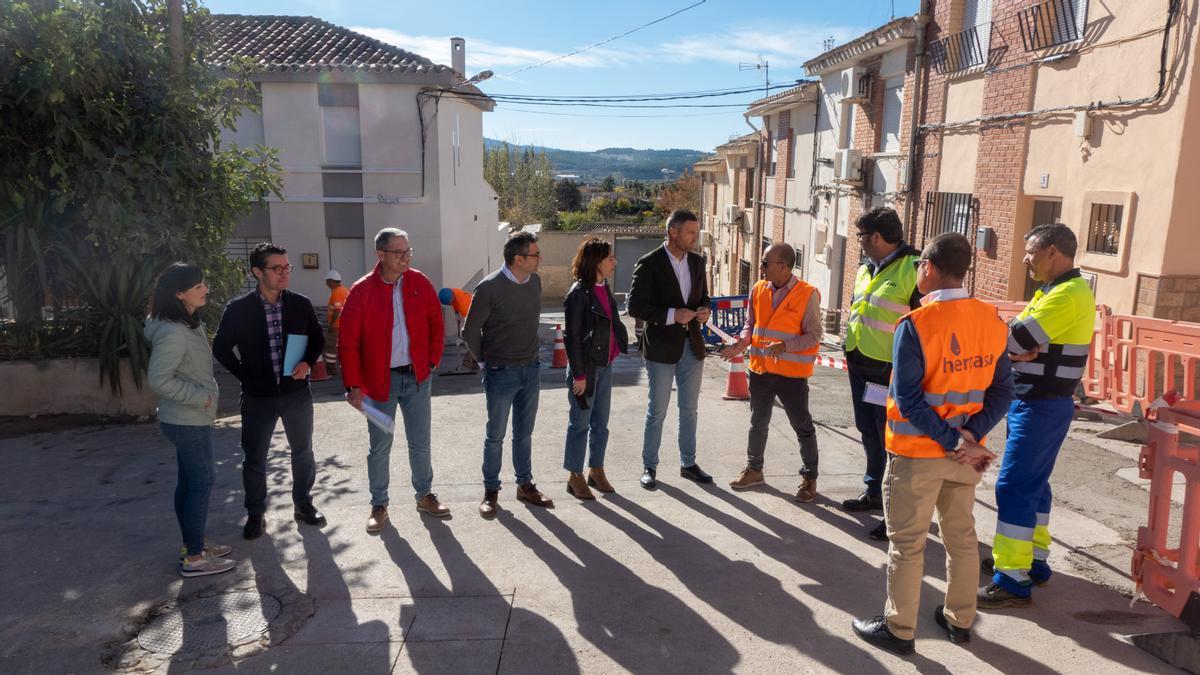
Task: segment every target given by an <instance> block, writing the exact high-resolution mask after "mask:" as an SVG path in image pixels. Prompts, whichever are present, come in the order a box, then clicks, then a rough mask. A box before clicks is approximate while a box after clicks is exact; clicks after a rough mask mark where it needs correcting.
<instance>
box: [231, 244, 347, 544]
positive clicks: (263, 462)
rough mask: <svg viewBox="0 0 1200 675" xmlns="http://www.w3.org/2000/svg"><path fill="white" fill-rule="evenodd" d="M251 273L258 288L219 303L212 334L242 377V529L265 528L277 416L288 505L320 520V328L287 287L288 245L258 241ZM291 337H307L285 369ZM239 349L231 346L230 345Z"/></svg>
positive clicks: (309, 519) (299, 515) (304, 301)
mask: <svg viewBox="0 0 1200 675" xmlns="http://www.w3.org/2000/svg"><path fill="white" fill-rule="evenodd" d="M250 272H251V273H252V274H254V277H255V278H256V279H258V287H257V288H255V289H254V290H253V291H250V292H249V293H247V294H245V295H243V296H241V297H238V298H235V299H233V300H231V301H230V302H229V304H228V305H226V306H225V313H224V314H223V315H221V323H220V325H219V326H218V327H217V334H216V336H215V337H214V338H213V356H215V357H217V361H219V362H220V363H221V365H222V366H225V368H226V369H227V370H228V371H229V372H230V373H233V376H234V377H236V378H237V379H238V380H239V381H240V382H241V383H242V406H241V407H242V410H241V412H242V452H244V453H245V460H244V461H243V463H242V483H243V485H244V486H245V488H246V502H245V503H246V513H247V518H246V526H245V527H244V528H243V529H242V536H243V537H245V538H246V539H255V538H257V537H259V536H261V535H262V533H263V516H264V514H266V511H267V450H268V448H270V446H271V435H272V434H274V433H275V423H276V422H278V421H279V420H280V419H281V418H282V419H283V430H284V432H285V433H286V434H287V440H288V445H289V446H291V449H292V504H293V505H294V506H295V516H296V520H299V521H302V522H305V523H308V524H309V525H324V524H325V516H323V515H321V512H320V511H318V510H317V509H316V507H314V506H313V503H312V496H311V494H310V493H311V491H312V486H313V483H314V482H316V479H317V465H316V462H315V461H314V459H313V449H312V431H313V400H312V392H310V391H309V389H308V373H309V369H310V368H311V367H312V366H313V365H315V364H316V362H317V357H318V356H319V355H320V354H321V353H322V352H323V351H324V349H325V332H324V331H323V330H322V329H321V324H320V323H319V322H318V321H317V314H316V312H314V311H313V306H312V303H311V302H309V300H308V298H306V297H304V296H303V295H300V294H299V293H293V292H291V291H289V290H287V286H288V282H289V281H290V280H291V276H292V266H291V264H290V263H288V258H287V251H285V250H284V249H283V248H281V247H279V246H276V245H274V244H270V243H267V242H263V243H261V244H259V245H257V246H255V247H254V250H253V251H251V252H250ZM292 336H307V337H308V341H307V343H306V344H305V346H304V355H303V356H302V357H301V359H300V362H299V363H298V364H296V365H295V366H294V367H293V368H292V369H291V371H290V372H284V366H283V362H284V355H285V354H286V352H287V342H288V340H294V339H297V338H295V337H292ZM235 348H236V349H237V352H236V353H234V349H235Z"/></svg>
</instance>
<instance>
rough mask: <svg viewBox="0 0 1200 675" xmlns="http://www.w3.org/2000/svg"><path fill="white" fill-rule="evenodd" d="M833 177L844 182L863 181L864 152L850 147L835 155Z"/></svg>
mask: <svg viewBox="0 0 1200 675" xmlns="http://www.w3.org/2000/svg"><path fill="white" fill-rule="evenodd" d="M833 179H834V180H836V181H839V182H843V183H861V182H862V152H861V151H859V150H855V149H853V148H849V149H846V150H838V151H836V152H835V153H834V155H833Z"/></svg>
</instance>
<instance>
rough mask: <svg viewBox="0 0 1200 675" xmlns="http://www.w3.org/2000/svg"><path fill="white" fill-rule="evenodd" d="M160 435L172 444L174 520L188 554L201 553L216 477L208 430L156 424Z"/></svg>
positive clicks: (187, 426)
mask: <svg viewBox="0 0 1200 675" xmlns="http://www.w3.org/2000/svg"><path fill="white" fill-rule="evenodd" d="M160 424H161V426H162V432H163V435H164V436H166V437H167V440H169V441H171V442H172V443H174V444H175V459H176V461H177V462H178V464H179V482H177V483H176V484H175V518H176V519H177V520H179V531H180V532H181V533H182V534H183V545H184V546H186V547H187V552H188V555H200V553H202V552H203V551H204V528H205V526H206V525H207V524H208V496H209V495H210V494H211V493H212V486H213V482H214V481H215V480H216V477H217V466H216V464H215V463H214V462H213V449H212V427H210V426H207V425H206V426H202V427H201V426H193V425H190V424H188V425H184V424H167V423H166V422H162V423H160Z"/></svg>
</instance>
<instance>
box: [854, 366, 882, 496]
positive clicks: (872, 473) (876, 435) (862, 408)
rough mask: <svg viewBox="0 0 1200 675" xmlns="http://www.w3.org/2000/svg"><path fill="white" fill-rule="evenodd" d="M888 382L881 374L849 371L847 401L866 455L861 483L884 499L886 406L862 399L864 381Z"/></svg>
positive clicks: (865, 386) (872, 494) (869, 492)
mask: <svg viewBox="0 0 1200 675" xmlns="http://www.w3.org/2000/svg"><path fill="white" fill-rule="evenodd" d="M868 382H874V383H875V384H882V385H885V386H886V385H887V381H886V379H885V378H882V377H871V376H863V375H862V374H860V373H856V372H854V370H851V371H850V401H851V403H852V404H853V405H854V425H855V426H856V427H858V433H859V435H860V436H861V437H862V445H863V453H864V454H866V456H867V472H866V474H864V475H863V483H866V485H867V494H868V495H871V496H872V497H879V498H881V499H882V498H883V497H882V496H883V472H884V470H885V469H887V450H886V449H884V445H883V444H884V427H886V426H887V408H885V407H884V406H881V405H875V404H874V403H867V402H866V401H864V400H863V393H864V392H866V390H867V383H868Z"/></svg>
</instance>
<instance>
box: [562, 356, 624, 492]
mask: <svg viewBox="0 0 1200 675" xmlns="http://www.w3.org/2000/svg"><path fill="white" fill-rule="evenodd" d="M567 400H568V401H569V402H570V404H571V412H570V417H569V418H568V420H567V447H566V449H565V450H564V452H563V455H564V456H563V468H564V469H566V470H567V471H574V472H575V473H583V453H584V450H585V449H589V450H590V452H589V453H588V466H590V467H592V468H603V467H604V450H605V448H607V447H608V412H609V410H610V409H611V408H612V367H611V366H604V367H602V368H596V388H595V391H593V392H592V397H591V398H590V399H588V402H587V403H588V407H587V408H586V409H584V408H581V407H579V397H578V396H576V395H575V394H573V393H571V376H570V375H569V374H568V375H567ZM589 431H590V432H591V433H590V434H589Z"/></svg>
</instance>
